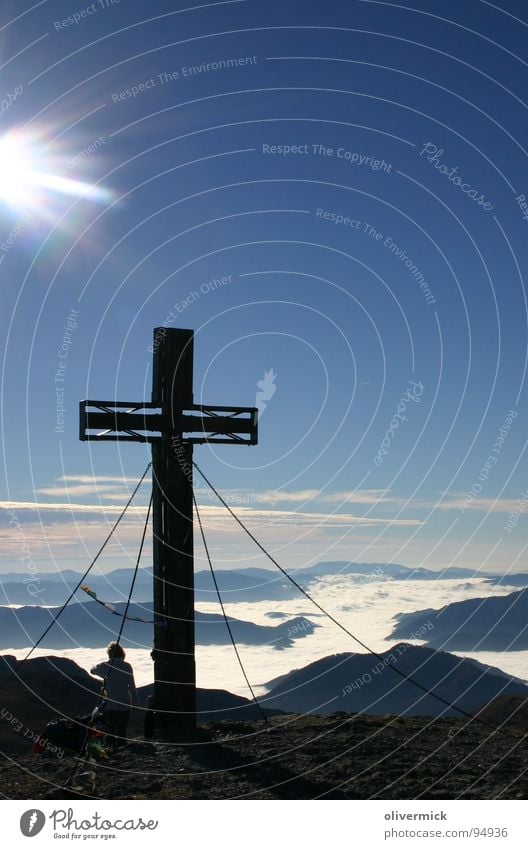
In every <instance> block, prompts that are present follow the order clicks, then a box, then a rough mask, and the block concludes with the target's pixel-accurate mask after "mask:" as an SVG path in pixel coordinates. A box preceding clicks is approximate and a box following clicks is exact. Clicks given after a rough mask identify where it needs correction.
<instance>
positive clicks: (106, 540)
mask: <svg viewBox="0 0 528 849" xmlns="http://www.w3.org/2000/svg"><path fill="white" fill-rule="evenodd" d="M151 465H152V463H149V464H148V466H147V468H146V469H145V471H144V472H143V474H142V475H141V477H140V479H139V481H138V483H137V484H136V486H135V488H134V491H133V492H132V495H131V496H130V498H129V499H128V501H127V503H126V504H125V506H124V507H123V510H122V511H121V513H120V514H119V516H118V518H117V519H116V521H115V522H114V524H113V526H112V529H111V530H110V533H109V534H108V536H107V537H106V539H105V541H104V542H103V544H102V545H101V547H100V549H99V551H98V552H97V554H96V555H95V557H94V558H93V560H92V562H91V563H90V565H89V566H88V569H87V570H86V572H85V573H84V574H83V575H82V576H81V578H80V580H79V581H78V583H77V585H76V586H75V588H74V589H73V590H72V591H71V593H70V595H69V596H68V598H67V599H66V601H65V602H64V604H63V605H62V607H61V608H60V609H59V611H58V612H57V613H56V614H55V616H54V617H53V619H52V620H51V622H50V624H49V625H48V627H47V628H46V630H45V631H44V633H43V634H41V636H40V637H39V638H38V640H37V642H36V643H35V644H34V645H33V646H32V647H31V649H30V650H29V651H28V653H27V655H26V656H25V657H24V658H22V660H19V661H18V663H17V664H16V666H14V667H13V669H11V671H10V672H9V673H8V675H7V677H6V678H5V680H4V681H1V682H0V689H1V688H2V687H5V685H6V684H8V683H9V681H11V679H12V678H13V677H14V676H15V675H16V674H17V672H18V670H19V669H20V667H21V666H22V665H23V664H24V663H25V662H26V660H28V659H29V658H30V657H31V655H32V654H33V652H34V651H35V649H36V648H38V646H39V645H40V643H41V642H42V640H43V639H44V637H45V636H46V635H47V634H48V633H49V631H51V629H52V628H53V626H54V625H55V623H56V621H57V620H58V618H59V616H60V615H61V614H62V612H63V611H64V610H65V609H66V607H67V606H68V604H69V603H70V601H71V600H72V598H73V596H74V595H75V593H76V592H77V590H78V589H79V588H80V586H81V584H82V583H83V582H84V581H85V579H86V576H87V575H88V574H89V572H90V571H91V570H92V569H93V567H94V566H95V564H96V562H97V560H98V559H99V557H100V556H101V554H102V553H103V551H104V549H105V547H106V545H107V544H108V542H109V541H110V539H111V537H112V535H113V533H114V531H115V530H116V528H117V526H118V525H119V523H120V521H121V519H122V518H123V516H124V515H125V513H126V511H127V510H128V508H129V507H130V505H131V504H132V501H133V500H134V497H135V495H136V493H137V491H138V489H139V488H140V486H141V484H142V483H143V481H144V480H145V477H146V475H147V472H148V470H149V469H150V467H151Z"/></svg>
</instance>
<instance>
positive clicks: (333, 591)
mask: <svg viewBox="0 0 528 849" xmlns="http://www.w3.org/2000/svg"><path fill="white" fill-rule="evenodd" d="M516 589H518V588H516V587H511V586H508V585H507V584H503V585H501V586H494V585H490V584H487V583H486V582H485V581H484V580H482V579H478V578H477V579H474V580H470V581H467V580H466V581H461V580H459V579H456V580H438V581H436V580H431V581H392V580H370V579H369V580H365V579H364V578H357V577H356V578H352V577H350V576H341V575H337V576H331V577H325V578H323V579H322V580H320V581H318V582H317V584H312V585H311V587H310V593H311V595H313V597H314V598H315V599H316V600H317V601H318V602H319V603H320V604H321V605H322V606H323V607H325V609H327V610H328V612H329V613H331V614H332V615H333V616H335V618H336V619H337V620H338V621H340V622H341V623H342V624H343V625H345V626H346V627H347V628H348V629H349V630H350V631H352V632H353V633H354V634H356V635H357V636H358V637H359V639H360V640H362V641H363V642H364V643H366V644H367V645H368V646H369V647H370V648H371V649H373V650H374V651H378V652H380V651H384V650H386V649H388V648H390V647H391V646H392V645H394V643H395V642H397V641H396V640H393V639H392V640H388V639H387V636H388V635H389V634H390V633H391V631H392V629H393V627H394V624H395V622H394V617H395V616H396V614H398V613H412V612H414V611H417V610H423V609H425V608H440V607H443V606H444V605H446V604H451V603H453V602H455V601H463V600H464V599H469V598H479V597H481V598H484V597H490V596H502V595H507V594H508V593H510V592H513V591H514V590H516ZM197 608H198V609H199V610H201V611H203V612H206V613H218V612H219V608H218V605H216V604H213V603H206V604H203V603H202V604H197ZM226 608H227V612H228V614H229V615H231V616H233V617H234V618H236V619H244V620H246V621H252V622H256V623H258V624H261V625H276V624H277V623H278V622H279V621H282V620H281V619H279V618H277V614H282V615H283V616H284V619H291V618H293V617H294V616H301V615H302V616H306V617H307V618H309V619H310V620H311V621H312V622H313V623H314V624H317V625H320V626H321V627H319V628H317V629H316V630H315V632H314V634H312V635H307V636H306V637H304V638H303V639H299V640H296V641H295V642H294V644H293V646H292V647H291V648H287V649H283V650H280V651H279V650H277V649H275V648H274V647H273V644H270V645H269V646H248V645H240V647H239V648H240V654H241V656H242V660H243V663H244V666H245V668H246V671H247V674H248V677H249V680H250V681H251V683H252V684H253V685H254V687H255V691H256V693H257V695H259V694H263V693H264V692H265V691H266V690H265V687H264V686H263V685H264V684H265V683H266V682H267V681H270V680H271V679H273V678H276V677H277V676H278V675H282V674H285V673H287V672H289V671H290V670H292V669H299V668H300V667H303V666H306V665H307V664H308V663H311V662H313V661H315V660H318V659H319V658H322V657H326V656H328V655H332V654H337V653H340V652H350V651H352V652H360V653H364V651H365V650H364V649H363V648H362V647H361V646H359V645H358V644H357V643H356V642H354V641H353V640H352V639H350V637H348V636H347V635H346V634H345V633H343V632H342V631H341V630H340V629H339V628H338V627H337V626H336V625H335V624H334V623H333V622H331V621H329V620H328V619H326V617H324V616H323V615H322V614H321V613H320V611H319V610H317V608H315V607H313V606H312V605H311V604H310V602H309V601H308V599H307V598H305V597H302V596H301V597H300V598H299V599H298V600H295V601H284V602H270V601H263V602H257V603H243V602H241V603H237V604H228V605H226ZM270 613H271V614H273V616H270V615H269V614H270ZM109 616H111V614H109ZM424 638H425V639H426V638H427V635H425V636H424ZM406 642H415V643H416V644H417V645H419V644H421V643H423V642H424V640H414V641H410V640H409V641H406ZM27 651H29V647H28V649H25V650H24V649H8V648H6V649H3V650H2V653H3V654H14V655H15V656H16V657H17V658H21V657H23V656H24V655H25V654H26V653H27ZM150 651H151V646H145V649H128V650H127V659H128V660H129V661H130V662H131V663H132V665H133V667H134V671H135V677H136V684H137V685H138V686H142V685H144V684H149V683H151V681H152V660H151V658H150ZM42 655H47V656H49V655H55V656H59V657H69V658H71V659H73V660H75V662H76V663H77V664H78V665H79V666H81V667H83V668H84V669H87V670H89V669H90V667H91V666H93V665H94V664H95V663H98V662H99V661H101V660H102V659H104V650H103V649H87V648H83V647H79V648H78V649H76V650H74V651H72V650H71V649H67V650H52V649H37V650H36V651H35V652H34V653H33V656H34V657H38V656H42ZM460 656H465V657H472V658H474V659H475V660H478V661H480V662H481V663H484V664H486V665H489V666H493V667H497V668H499V669H501V670H502V671H504V672H506V673H507V674H509V675H512V676H514V677H516V678H521V679H523V680H526V681H528V651H514V652H472V653H469V652H465V653H460ZM196 663H197V683H198V686H199V687H207V688H214V689H224V690H229V691H230V692H232V693H237V694H239V695H241V696H246V697H250V693H249V692H248V688H247V685H246V683H245V681H244V678H243V675H242V672H241V671H240V667H239V666H238V663H237V660H236V657H235V654H234V652H233V649H232V647H231V646H230V645H226V646H197V649H196Z"/></svg>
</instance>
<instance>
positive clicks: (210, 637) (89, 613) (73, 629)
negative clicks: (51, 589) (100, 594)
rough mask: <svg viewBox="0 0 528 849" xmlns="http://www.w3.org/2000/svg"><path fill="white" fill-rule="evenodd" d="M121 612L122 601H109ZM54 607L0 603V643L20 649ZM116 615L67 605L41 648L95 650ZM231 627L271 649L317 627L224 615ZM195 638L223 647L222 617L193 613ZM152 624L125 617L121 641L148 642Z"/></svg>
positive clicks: (132, 611) (108, 635) (113, 629)
mask: <svg viewBox="0 0 528 849" xmlns="http://www.w3.org/2000/svg"><path fill="white" fill-rule="evenodd" d="M113 606H114V607H115V609H116V611H118V612H119V613H123V612H124V609H125V603H123V602H120V603H117V604H115V605H113ZM57 610H58V608H53V607H51V608H47V607H38V606H36V607H20V608H10V607H0V645H3V646H8V647H9V648H13V649H16V648H25V647H26V646H28V645H31V644H33V643H34V642H35V641H36V640H37V639H38V638H39V637H40V636H41V634H42V633H44V631H45V629H46V628H47V627H48V625H49V624H50V622H51V620H52V618H53V616H54V615H55V614H56V612H57ZM128 615H129V616H138V617H140V618H142V619H152V618H153V613H152V603H147V604H143V605H137V604H131V605H130V608H129V612H128ZM120 622H121V620H120V618H118V617H117V616H115V615H114V614H112V613H111V611H109V610H107V609H106V608H105V607H103V606H102V605H100V604H98V603H97V602H96V601H91V600H90V601H87V602H85V603H84V604H72V605H69V606H68V607H67V608H66V609H65V610H64V612H63V613H62V614H61V617H60V619H59V620H58V622H57V624H56V625H54V626H53V628H52V629H51V630H50V632H49V633H48V634H47V636H46V637H45V638H44V640H43V641H42V643H41V646H42V647H43V648H51V649H64V648H78V647H79V646H82V647H85V648H98V647H102V646H105V645H107V643H109V642H110V640H112V639H115V637H116V635H117V631H118V629H119V625H120ZM229 623H230V626H231V630H232V632H233V635H234V637H235V640H236V641H237V642H238V643H241V644H245V645H259V646H260V645H266V646H268V647H269V648H274V649H286V648H289V647H291V646H293V644H294V641H295V640H299V639H303V638H305V637H308V636H309V635H310V634H312V633H313V632H314V630H315V628H317V627H319V626H318V625H315V624H314V623H313V622H311V621H310V620H309V619H307V618H306V617H304V616H296V617H292V618H291V619H287V620H285V621H281V622H279V623H278V624H277V625H256V624H255V623H254V622H245V621H243V620H240V619H233V618H232V617H229ZM195 625H196V642H197V643H198V644H199V645H228V644H230V637H229V633H228V630H227V628H226V625H225V622H224V618H223V616H222V615H221V614H217V613H200V612H199V611H196V617H195ZM152 641H153V626H152V625H151V624H145V623H143V622H134V621H127V623H126V628H125V631H124V635H123V638H122V642H123V645H124V646H128V647H130V648H145V647H149V646H151V645H152Z"/></svg>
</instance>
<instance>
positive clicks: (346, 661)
mask: <svg viewBox="0 0 528 849" xmlns="http://www.w3.org/2000/svg"><path fill="white" fill-rule="evenodd" d="M380 657H381V660H380V659H378V658H377V657H375V656H374V655H371V654H353V653H344V654H336V655H332V656H330V657H325V658H322V659H321V660H317V661H315V662H314V663H310V664H309V665H308V666H305V667H303V668H302V669H296V670H293V671H292V672H289V673H288V674H287V675H282V676H280V677H279V678H276V679H274V680H273V681H269V682H268V683H267V684H266V686H267V687H268V694H267V695H266V697H265V699H264V700H263V702H262V703H263V704H264V705H265V706H266V707H268V708H276V709H278V710H283V711H285V712H287V713H317V714H330V713H334V712H336V711H346V712H351V713H366V714H382V715H383V714H397V715H398V716H424V715H427V716H460V714H459V713H458V712H457V711H456V710H455V709H453V708H449V707H447V706H446V705H445V704H443V703H442V702H440V701H438V700H437V699H436V698H434V697H433V696H432V695H428V694H426V693H424V692H423V691H422V690H421V689H420V688H418V687H416V686H415V685H414V684H412V683H411V682H410V681H407V680H405V679H404V678H402V677H401V676H400V675H399V674H397V673H395V672H394V671H393V670H392V669H391V668H390V667H391V666H395V667H397V668H398V669H399V670H400V671H401V672H403V673H405V675H409V676H412V677H413V678H414V679H415V680H416V681H418V682H419V683H420V684H421V685H422V686H424V687H425V688H427V689H429V690H434V691H435V693H437V694H438V695H439V696H441V697H442V698H443V699H445V700H446V701H447V702H450V703H452V704H454V705H455V706H458V707H461V708H462V709H463V710H465V711H467V712H472V711H474V710H476V709H479V708H480V707H481V706H482V705H484V704H486V703H487V702H490V701H491V700H492V699H495V698H496V697H497V696H499V695H508V694H512V693H515V694H517V695H520V696H527V695H528V686H527V685H526V684H524V682H522V681H520V680H518V679H515V678H513V679H512V678H511V677H510V676H507V675H506V674H505V673H503V672H501V671H500V670H499V669H493V668H490V667H485V666H483V665H482V664H480V663H477V662H476V661H473V660H469V659H467V658H460V657H456V656H455V655H452V654H449V653H448V652H438V651H434V650H433V649H430V648H426V647H424V646H413V645H410V644H408V643H400V644H397V645H395V646H393V648H392V649H390V650H388V651H386V652H383V653H380Z"/></svg>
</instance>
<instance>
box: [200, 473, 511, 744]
mask: <svg viewBox="0 0 528 849" xmlns="http://www.w3.org/2000/svg"><path fill="white" fill-rule="evenodd" d="M193 466H194V467H195V469H196V470H197V471H198V472H199V474H200V475H201V476H202V478H203V479H204V481H205V482H206V484H207V485H208V486H209V488H210V489H211V491H212V492H214V494H215V495H216V497H217V498H218V500H219V501H220V502H221V503H222V504H223V505H224V507H225V508H226V510H227V511H228V512H229V513H230V514H231V516H232V517H233V519H234V520H235V521H236V522H237V523H238V524H239V525H240V527H241V528H242V530H244V531H245V532H246V534H247V535H248V536H249V537H250V539H252V540H253V542H254V543H255V545H256V546H257V547H258V548H259V549H260V550H261V551H262V553H263V554H265V555H266V557H267V558H268V559H269V560H270V561H271V562H272V563H273V565H274V566H276V568H277V569H279V571H280V572H282V574H283V575H284V576H285V577H286V578H287V579H288V580H289V581H290V582H291V583H292V584H293V585H294V586H295V587H296V588H297V589H298V590H299V592H301V593H302V594H303V595H304V596H305V597H306V598H307V599H308V601H310V602H311V603H312V604H313V605H314V606H315V607H317V609H318V610H320V611H321V613H323V614H324V616H326V617H327V618H328V619H330V620H331V621H332V622H333V623H334V624H335V625H337V627H338V628H340V629H341V630H342V631H344V633H345V634H347V635H348V636H349V637H351V638H352V639H353V640H354V641H355V642H356V643H358V645H360V646H361V647H362V648H364V649H365V650H366V651H367V652H368V653H369V654H371V655H373V657H376V658H377V659H378V660H380V661H381V662H382V663H383V664H384V666H386V668H387V669H392V670H393V672H395V673H396V674H397V675H399V676H400V678H403V679H405V680H406V681H409V683H410V684H414V686H415V687H418V689H419V690H422V692H424V693H426V694H427V695H429V696H432V697H433V698H434V699H436V700H437V701H439V702H441V703H442V704H443V705H445V706H446V707H449V708H451V709H452V710H456V711H458V713H460V714H462V716H465V717H466V718H467V719H470V720H471V721H472V722H477V723H478V724H479V725H483V726H484V727H485V728H488V729H489V730H491V731H493V732H494V733H498V734H501V735H502V736H504V737H508V738H509V739H512V740H516V741H517V742H519V739H520V738H519V737H517V736H515V735H513V734H511V733H510V732H508V731H504V730H503V729H502V728H497V727H495V726H493V725H491V723H489V722H486V721H485V720H484V719H481V718H480V717H478V716H475V715H474V714H471V713H469V711H466V710H464V708H461V707H458V705H455V704H453V703H452V702H450V701H448V700H447V699H444V698H443V696H439V695H438V693H435V692H434V690H430V689H429V688H428V687H426V686H425V685H424V684H421V683H420V682H419V681H417V680H416V679H415V678H413V676H412V675H407V673H405V672H403V671H402V670H401V669H399V668H398V667H397V666H393V665H392V664H388V665H387V664H385V660H384V658H383V656H382V655H381V654H379V653H378V652H376V651H374V650H373V649H371V648H369V646H368V645H367V644H366V643H364V642H363V641H362V640H360V639H359V637H356V636H355V634H353V633H352V631H349V630H348V628H347V627H346V626H345V625H343V624H342V623H341V622H339V620H337V619H336V618H335V616H332V614H331V613H329V612H328V611H327V610H325V608H324V607H323V606H322V605H321V604H319V602H318V601H316V600H315V599H314V598H313V597H312V596H311V595H310V593H308V592H307V591H306V590H305V589H304V587H302V586H301V585H300V584H299V583H297V581H296V580H295V578H292V577H291V575H290V574H289V573H288V572H287V571H286V570H285V569H284V568H283V567H282V566H281V565H280V563H277V561H276V560H275V558H274V557H273V556H272V555H271V554H270V553H269V551H267V549H266V548H264V546H263V545H262V543H261V542H259V540H258V539H257V538H256V537H255V536H254V534H252V532H251V531H250V530H249V528H247V527H246V525H245V524H244V522H243V521H242V519H239V517H238V516H237V515H236V513H235V512H234V510H232V509H231V507H230V506H229V504H228V503H227V501H226V500H225V499H224V498H223V497H222V496H221V495H220V493H219V492H218V490H217V489H216V488H215V487H214V486H213V484H212V483H211V481H210V480H209V479H208V478H207V476H206V475H205V474H204V472H202V470H201V469H200V467H199V466H198V464H197V463H196V462H195V461H194V460H193Z"/></svg>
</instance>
